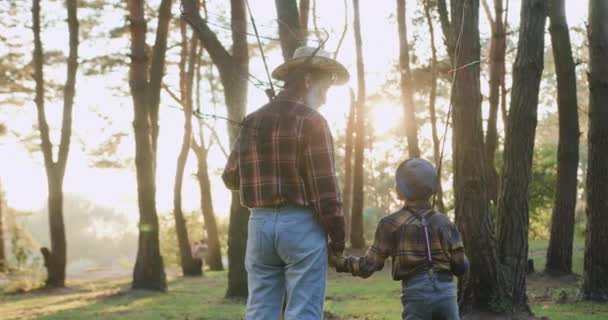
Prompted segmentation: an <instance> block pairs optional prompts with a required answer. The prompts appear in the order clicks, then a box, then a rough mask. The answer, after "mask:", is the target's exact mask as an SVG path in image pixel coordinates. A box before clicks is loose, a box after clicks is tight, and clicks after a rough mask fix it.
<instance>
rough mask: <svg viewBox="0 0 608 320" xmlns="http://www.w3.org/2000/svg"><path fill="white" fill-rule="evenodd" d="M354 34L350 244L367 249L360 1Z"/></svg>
mask: <svg viewBox="0 0 608 320" xmlns="http://www.w3.org/2000/svg"><path fill="white" fill-rule="evenodd" d="M353 9H354V13H353V14H354V20H355V21H354V33H355V46H356V54H357V88H358V89H357V102H356V110H357V111H356V115H355V132H356V133H355V151H354V153H355V162H354V169H353V195H352V214H351V223H352V225H351V234H350V244H351V246H352V247H353V248H354V249H362V248H364V247H365V238H364V236H363V205H364V203H363V198H364V195H363V183H364V181H363V173H364V171H363V160H364V159H363V157H364V153H365V150H364V149H365V118H366V115H365V114H366V112H365V68H364V65H363V50H362V44H361V22H360V19H361V18H360V14H359V0H353Z"/></svg>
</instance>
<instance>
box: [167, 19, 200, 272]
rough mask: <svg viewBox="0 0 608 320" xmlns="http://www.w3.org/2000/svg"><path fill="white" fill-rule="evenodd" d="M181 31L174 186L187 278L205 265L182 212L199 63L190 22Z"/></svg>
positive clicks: (175, 211) (181, 254)
mask: <svg viewBox="0 0 608 320" xmlns="http://www.w3.org/2000/svg"><path fill="white" fill-rule="evenodd" d="M180 31H181V36H182V41H181V53H180V61H179V83H180V93H181V95H180V98H181V99H180V100H181V105H182V108H183V110H184V134H183V137H182V146H181V148H180V151H179V155H178V157H177V166H176V172H175V184H174V185H173V216H174V218H175V231H176V233H177V243H178V247H179V254H180V263H181V266H182V273H183V275H185V276H198V275H201V274H202V269H201V267H202V263H201V261H200V260H199V261H197V259H194V257H192V248H191V247H190V239H189V237H188V228H187V226H186V219H185V218H184V212H183V210H182V185H183V181H184V168H185V166H186V161H187V160H188V154H189V153H190V152H189V151H190V144H191V141H192V110H193V106H192V105H193V103H192V94H193V80H194V70H195V67H196V65H197V63H198V60H199V59H198V55H197V53H198V49H197V48H198V39H197V38H196V36H195V35H194V36H193V37H192V39H191V40H190V41H188V37H187V35H186V22H185V21H180Z"/></svg>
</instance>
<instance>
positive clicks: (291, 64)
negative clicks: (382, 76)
mask: <svg viewBox="0 0 608 320" xmlns="http://www.w3.org/2000/svg"><path fill="white" fill-rule="evenodd" d="M315 51H316V52H315ZM299 67H305V68H310V69H315V70H322V71H326V72H328V73H330V74H332V75H333V76H334V84H337V85H340V84H344V83H346V82H347V81H348V79H349V78H350V75H349V74H348V70H346V68H345V67H344V66H343V65H342V64H341V63H340V62H338V61H336V60H335V59H333V58H332V57H331V55H330V53H329V52H327V51H325V50H323V49H319V50H317V48H312V47H299V48H297V49H296V50H295V51H294V53H293V58H291V60H289V61H286V62H284V63H283V64H281V65H280V66H278V67H276V68H275V69H274V70H273V71H272V77H273V78H275V79H277V80H283V81H284V80H285V79H286V78H287V76H288V75H289V74H290V73H291V71H293V70H295V69H297V68H299Z"/></svg>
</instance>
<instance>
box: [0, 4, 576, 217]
mask: <svg viewBox="0 0 608 320" xmlns="http://www.w3.org/2000/svg"><path fill="white" fill-rule="evenodd" d="M220 2H221V1H209V4H210V6H209V10H210V11H212V12H215V13H217V14H224V15H225V14H226V10H227V8H225V7H224V6H223V5H221V4H220ZM250 2H251V3H252V5H253V7H252V9H253V11H254V14H255V16H256V19H257V23H258V24H259V25H260V32H261V33H262V34H263V35H266V36H271V37H277V35H276V29H275V27H276V21H274V19H275V15H276V12H275V8H274V1H271V0H256V1H250ZM408 3H413V2H412V1H408ZM156 5H157V3H156V2H154V4H151V6H156ZM408 5H409V4H408ZM519 5H520V4H519V1H510V4H509V6H510V7H509V10H510V11H509V24H510V26H511V27H512V28H513V27H516V26H517V23H518V20H519ZM394 6H395V2H394V1H362V2H361V12H362V13H363V15H362V17H361V18H362V33H363V34H362V37H363V55H364V57H365V63H366V65H365V70H366V84H367V93H368V96H370V97H372V96H375V98H374V99H371V98H370V103H369V104H368V108H369V111H368V112H369V119H370V123H371V125H372V126H373V130H374V132H375V135H376V136H378V137H382V136H383V135H385V134H387V133H388V132H389V131H390V130H392V129H396V128H399V127H402V126H403V117H402V113H403V111H402V107H401V104H400V101H399V98H398V96H397V97H388V96H385V94H384V93H383V92H381V91H380V89H381V87H382V86H383V85H385V84H386V82H387V80H390V79H393V80H394V79H398V78H397V74H396V73H395V70H394V65H395V63H396V61H397V58H398V53H399V52H398V51H399V46H398V41H397V26H396V21H395V17H394V11H395V7H394ZM586 6H587V3H586V2H580V1H573V0H571V1H567V12H568V19H569V23H570V24H571V25H573V26H583V23H584V21H586V14H587V8H586ZM62 8H63V7H62V6H61V4H60V3H53V2H51V3H47V2H45V3H44V4H43V12H44V19H45V20H47V21H49V20H54V21H55V22H54V23H53V24H50V25H49V26H45V29H44V30H43V32H44V35H43V45H44V49H45V50H46V51H53V50H61V51H64V52H65V51H66V50H67V47H68V46H67V45H66V44H67V27H66V25H65V23H64V22H63V21H62V20H61V19H63V18H61V19H59V18H58V17H57V16H56V15H63V14H64V10H61V9H62ZM178 10H179V6H177V5H176V6H174V14H175V15H174V17H176V18H177V17H178V16H179V12H178ZM343 10H344V7H343V2H342V1H318V8H317V15H318V22H319V28H323V29H325V30H327V32H328V33H329V35H330V38H329V41H328V42H327V46H326V49H327V50H328V51H334V50H335V48H336V46H337V44H338V42H339V38H340V35H341V33H342V29H343V23H344V20H343V19H344V14H343V12H344V11H343ZM348 10H349V19H352V7H350V3H349V9H348ZM412 11H413V10H408V16H412V15H413V14H414V12H412ZM26 13H27V14H29V12H26ZM125 16H126V12H106V13H104V14H103V15H101V16H100V17H99V19H103V21H104V23H106V22H107V24H108V26H112V27H116V26H120V25H122V24H125V23H126V19H125ZM60 17H62V16H60ZM210 19H211V20H214V17H213V16H211V17H210ZM215 20H219V18H218V17H216V18H215ZM350 23H352V22H351V21H350V20H349V24H350ZM480 23H481V33H482V37H485V38H486V39H487V38H488V35H489V26H488V23H487V19H486V18H485V15H484V14H483V12H482V13H481V15H480ZM27 24H28V27H27V28H26V27H23V28H21V30H22V31H23V34H19V35H16V36H18V37H21V38H23V39H24V40H23V41H24V42H26V43H31V41H32V35H31V30H30V29H28V28H29V21H28V22H27ZM408 24H409V26H408V32H409V33H410V39H415V40H412V41H411V42H412V45H413V47H414V50H415V55H416V56H417V57H418V59H420V60H422V61H426V60H427V59H428V58H429V56H430V53H429V51H430V49H429V48H430V47H429V37H428V31H427V30H426V26H422V27H421V26H413V25H412V24H411V21H408ZM151 25H152V26H154V23H151ZM100 26H101V24H100ZM98 28H100V27H96V28H94V31H93V32H94V33H101V32H104V31H105V32H107V30H98ZM211 28H212V29H214V30H215V31H217V32H218V33H219V34H220V39H221V40H222V41H225V43H227V46H229V40H228V39H229V37H228V36H229V31H227V30H222V29H218V28H214V27H213V26H211ZM0 33H1V34H4V32H0ZM97 38H99V37H97ZM312 38H314V36H313V37H312ZM435 38H436V39H439V41H441V40H440V39H442V36H441V33H440V28H439V27H437V28H436V35H435ZM249 40H250V43H252V44H253V43H254V41H255V38H249ZM147 41H148V44H150V43H151V42H152V41H153V35H152V33H148V37H147ZM171 41H175V38H174V39H173V40H171ZM485 43H486V44H487V43H489V42H485ZM310 44H311V45H314V41H311V42H310ZM438 45H439V46H440V47H441V50H444V49H443V45H442V44H440V43H438ZM0 46H3V45H0ZM26 47H27V50H31V48H32V47H33V46H29V45H28V46H26ZM254 48H255V47H253V46H252V49H251V50H252V51H251V54H252V59H251V63H250V66H251V73H252V74H253V75H255V76H256V77H257V78H259V79H266V75H265V72H264V68H263V65H262V61H261V59H260V55H259V52H258V51H257V50H256V49H254ZM7 50H9V49H8V48H3V47H0V52H6V51H7ZM128 50H129V38H128V37H122V38H121V39H112V40H107V41H101V42H93V41H91V40H88V41H83V42H82V43H81V45H80V60H81V61H85V60H87V59H90V58H92V57H94V56H96V55H102V54H104V53H108V52H120V53H122V54H123V55H124V57H125V59H128V57H127V53H128ZM178 53H179V48H176V47H175V46H174V47H173V48H171V49H170V50H169V53H168V55H172V58H170V59H173V61H176V59H177V58H176V56H177V54H178ZM266 54H267V56H268V62H269V64H270V67H271V68H273V67H274V66H277V65H278V64H279V63H280V62H281V60H282V56H281V53H280V47H279V46H278V45H276V44H275V45H273V46H272V49H271V50H267V51H266ZM338 60H340V61H341V62H342V63H343V64H345V65H346V67H347V68H348V70H350V71H351V74H352V77H351V80H350V82H349V83H347V84H346V85H345V86H342V87H336V88H334V89H332V90H331V91H330V93H329V95H328V99H327V103H326V105H325V106H324V107H322V109H321V113H322V114H323V115H324V116H325V117H326V118H327V119H328V121H329V122H330V124H331V128H332V130H333V132H334V135H337V134H338V133H339V132H342V131H344V129H345V126H346V115H347V112H348V108H349V104H350V101H349V100H350V95H349V88H352V89H353V90H354V91H355V92H356V90H357V84H356V76H355V71H354V70H355V48H354V36H353V34H352V24H351V25H350V26H349V28H348V31H347V33H346V37H345V40H344V43H343V45H342V47H341V49H340V51H339V55H338ZM126 71H127V69H126V68H116V69H115V70H114V71H111V72H108V73H107V74H104V75H102V76H95V75H84V74H83V69H82V68H81V69H80V70H79V74H78V77H77V80H76V81H77V88H76V93H77V95H76V100H75V106H74V114H73V137H72V145H71V148H70V154H69V160H68V167H67V170H66V176H65V186H64V191H65V193H72V194H79V195H82V196H84V197H86V198H88V199H90V200H91V201H93V202H95V203H98V204H102V205H107V206H112V207H113V208H115V209H117V210H119V211H121V212H124V213H125V214H127V215H128V216H129V217H131V218H132V221H133V222H135V221H136V220H137V217H138V214H137V197H136V195H137V187H136V179H135V166H134V163H133V157H134V156H133V155H134V150H135V145H134V138H133V129H132V120H133V104H132V100H131V98H130V96H129V95H128V94H126V95H121V94H119V93H118V90H117V88H120V89H121V90H123V91H125V92H127V93H128V82H127V73H126ZM45 77H46V79H47V81H48V79H52V80H53V81H55V82H58V83H62V82H63V81H64V79H65V65H64V64H57V65H55V66H53V67H49V66H46V67H45ZM165 82H166V83H167V84H168V86H169V87H170V88H173V90H175V91H176V92H177V91H178V88H179V86H178V74H177V67H176V66H175V64H173V65H172V66H170V67H168V68H167V75H166V78H165ZM508 85H509V86H510V83H509V84H508ZM482 90H486V91H487V79H482ZM204 95H206V93H205V92H203V96H204ZM220 95H221V94H220ZM220 98H221V97H220ZM203 99H204V101H202V108H203V109H204V111H205V112H207V113H212V114H217V115H222V116H225V115H226V109H225V107H224V106H223V105H222V102H221V101H222V99H220V102H219V103H218V105H216V106H213V105H212V104H211V103H210V102H209V101H210V99H208V97H203ZM265 101H266V97H265V95H264V93H263V92H262V91H261V90H260V89H258V88H256V87H254V86H251V87H250V88H249V100H248V108H249V109H248V110H249V111H250V112H251V111H253V110H255V109H256V108H258V107H260V106H261V105H263V104H264V103H265ZM447 104H448V101H447V100H445V99H440V100H438V106H437V108H438V109H439V110H442V112H441V114H444V113H445V110H447ZM176 107H177V104H176V103H175V102H174V101H173V100H172V99H171V97H170V96H169V95H168V94H167V93H166V92H163V94H162V101H161V107H160V137H159V150H158V151H159V152H158V168H157V189H158V191H157V205H158V210H159V212H161V213H163V214H165V213H168V212H171V210H172V207H173V183H174V178H175V170H176V168H175V167H176V161H177V154H178V151H179V148H180V145H181V140H182V132H183V113H182V112H181V111H180V110H179V109H178V108H176ZM46 108H47V117H48V121H49V123H50V126H51V128H52V134H51V138H52V141H53V142H54V144H55V146H56V144H57V142H58V137H59V127H60V123H61V112H62V100H61V99H58V100H52V99H47V102H46ZM418 108H419V109H420V110H423V109H424V108H425V107H424V106H420V107H418ZM547 108H553V106H541V107H540V113H541V114H542V112H543V110H545V109H547ZM424 112H425V113H426V111H424ZM0 117H1V120H2V121H1V122H4V123H7V124H9V133H8V134H7V135H5V136H4V137H2V138H0V154H1V155H2V156H1V157H0V159H1V160H0V161H1V162H2V163H1V164H0V179H1V183H2V188H3V190H5V192H6V195H7V201H8V205H9V206H11V207H13V208H16V209H18V210H38V209H39V208H41V207H44V206H45V205H46V204H45V201H46V197H47V185H46V174H45V171H44V166H43V161H42V155H41V153H40V152H39V151H36V152H30V151H28V149H27V148H26V146H25V143H22V142H21V140H23V139H25V138H27V137H28V136H30V135H32V134H34V138H32V139H30V140H28V141H30V145H32V144H33V145H36V144H37V143H38V141H39V138H38V135H39V133H38V131H37V130H34V129H35V128H37V126H36V124H37V120H36V108H35V105H34V103H33V94H32V97H31V100H30V101H29V102H28V103H26V104H25V105H23V106H3V107H2V108H0ZM207 121H208V122H209V124H210V125H211V126H213V127H215V128H216V130H217V132H218V133H219V134H220V136H221V139H222V143H223V145H224V146H225V147H226V148H229V146H228V142H227V136H226V125H227V124H226V122H225V121H223V120H220V119H217V120H214V119H209V120H207ZM444 121H445V120H444V119H439V124H438V125H439V126H440V134H443V126H444ZM500 126H502V123H499V127H500ZM120 132H122V133H124V134H126V135H125V136H124V137H122V138H121V140H120V144H119V146H118V148H117V150H116V153H115V154H114V155H112V157H113V159H116V160H117V161H120V160H121V159H122V160H125V159H126V160H128V163H127V167H126V168H116V169H102V168H95V167H94V166H93V165H92V163H91V157H90V156H88V153H90V152H91V150H92V149H95V148H96V147H97V146H99V145H100V144H102V143H103V142H104V141H106V140H107V139H108V137H109V136H110V135H112V134H113V133H120ZM205 134H206V136H207V137H209V135H210V132H205ZM418 134H419V137H420V139H421V140H423V142H422V143H423V144H424V143H426V145H430V144H429V142H428V141H430V139H431V128H430V126H429V125H428V124H425V125H423V126H422V127H421V128H420V129H419V132H418ZM448 134H449V133H448ZM424 141H427V142H424ZM32 142H33V143H32ZM393 143H394V141H384V140H381V139H379V140H377V141H376V142H375V144H374V149H372V150H369V151H368V152H369V154H368V157H371V158H374V157H384V156H385V154H386V151H390V148H391V146H392V144H393ZM55 149H56V148H55ZM54 151H55V152H56V150H54ZM423 156H424V157H427V158H429V159H432V149H430V148H429V149H425V150H423ZM446 157H451V140H450V137H449V136H448V140H447V143H446ZM225 161H226V158H225V156H224V155H223V154H222V152H221V150H220V149H219V148H218V147H217V146H214V147H212V149H211V151H210V154H209V166H210V168H209V169H210V175H211V183H212V186H213V189H212V193H213V198H214V206H215V209H216V213H217V215H218V216H220V217H226V215H227V213H228V209H229V205H230V201H229V197H230V194H229V192H228V191H227V190H226V189H225V187H224V185H223V183H222V182H221V179H220V174H221V170H222V168H223V166H224V164H225ZM195 172H196V159H195V157H194V154H190V156H189V159H188V163H187V165H186V170H185V179H184V185H183V198H184V200H183V203H184V209H185V210H187V211H192V210H198V209H199V207H200V202H199V201H200V200H199V188H198V184H197V182H196V180H195V179H194V178H193V174H194V173H195ZM444 185H445V188H448V189H449V188H450V187H451V186H450V185H449V181H444Z"/></svg>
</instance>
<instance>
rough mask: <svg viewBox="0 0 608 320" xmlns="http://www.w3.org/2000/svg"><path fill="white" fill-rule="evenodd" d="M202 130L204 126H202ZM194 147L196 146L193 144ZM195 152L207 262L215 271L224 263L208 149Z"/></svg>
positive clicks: (198, 149)
mask: <svg viewBox="0 0 608 320" xmlns="http://www.w3.org/2000/svg"><path fill="white" fill-rule="evenodd" d="M201 130H202V128H201ZM202 143H203V142H202V139H201V145H202ZM193 148H195V147H194V146H193ZM195 153H196V156H197V158H198V171H197V173H196V177H197V178H198V185H199V188H200V193H201V211H202V212H203V218H204V219H205V230H206V232H207V246H208V254H207V263H208V264H209V269H210V270H214V271H220V270H224V266H223V264H222V253H221V246H220V237H219V232H218V230H217V222H216V221H215V213H214V210H213V199H212V197H211V182H210V180H209V169H208V167H207V150H205V149H203V148H202V147H197V148H195Z"/></svg>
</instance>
